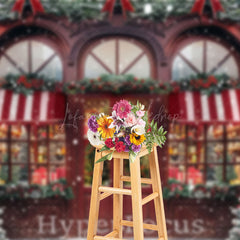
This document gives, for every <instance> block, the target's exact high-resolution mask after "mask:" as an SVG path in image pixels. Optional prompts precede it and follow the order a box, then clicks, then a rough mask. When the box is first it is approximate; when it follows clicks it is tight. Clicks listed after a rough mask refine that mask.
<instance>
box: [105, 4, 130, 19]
mask: <svg viewBox="0 0 240 240" xmlns="http://www.w3.org/2000/svg"><path fill="white" fill-rule="evenodd" d="M115 4H116V0H106V3H105V4H104V6H103V8H102V12H109V17H110V18H111V16H112V14H113V10H114V6H115ZM121 6H122V12H123V14H124V17H126V11H129V12H133V11H134V8H133V6H132V4H131V2H130V0H121Z"/></svg>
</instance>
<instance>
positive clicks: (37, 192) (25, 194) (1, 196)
mask: <svg viewBox="0 0 240 240" xmlns="http://www.w3.org/2000/svg"><path fill="white" fill-rule="evenodd" d="M59 197H60V198H63V199H67V200H69V199H73V198H74V196H73V192H72V188H71V187H69V186H68V184H67V182H66V180H65V179H60V180H58V181H56V182H52V183H50V184H47V185H45V186H41V185H36V184H35V185H30V186H21V185H18V186H17V185H15V184H11V183H9V184H6V185H2V186H1V187H0V200H9V199H46V198H59Z"/></svg>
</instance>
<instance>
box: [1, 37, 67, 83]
mask: <svg viewBox="0 0 240 240" xmlns="http://www.w3.org/2000/svg"><path fill="white" fill-rule="evenodd" d="M30 73H32V74H39V75H45V76H46V77H49V78H52V79H54V80H56V81H61V80H62V75H63V69H62V62H61V59H60V56H59V55H58V53H57V52H56V51H55V50H54V49H53V48H51V47H50V46H48V45H46V44H45V43H42V42H40V41H35V40H24V41H21V42H18V43H16V44H14V45H11V46H10V47H9V48H7V49H6V50H5V51H1V52H0V76H1V77H4V76H6V75H7V74H20V75H21V74H23V75H25V74H30Z"/></svg>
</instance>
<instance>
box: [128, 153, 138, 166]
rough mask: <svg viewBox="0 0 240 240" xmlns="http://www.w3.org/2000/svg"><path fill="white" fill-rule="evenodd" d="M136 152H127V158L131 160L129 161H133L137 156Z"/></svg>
mask: <svg viewBox="0 0 240 240" xmlns="http://www.w3.org/2000/svg"><path fill="white" fill-rule="evenodd" d="M137 155H138V153H135V152H133V151H130V152H129V160H130V161H131V163H133V162H134V161H135V159H136V157H137Z"/></svg>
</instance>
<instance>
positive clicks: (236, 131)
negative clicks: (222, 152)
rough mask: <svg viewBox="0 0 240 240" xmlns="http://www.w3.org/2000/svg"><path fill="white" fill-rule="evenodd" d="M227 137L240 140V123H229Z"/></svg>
mask: <svg viewBox="0 0 240 240" xmlns="http://www.w3.org/2000/svg"><path fill="white" fill-rule="evenodd" d="M227 138H228V139H239V140H240V125H232V124H229V125H227Z"/></svg>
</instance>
